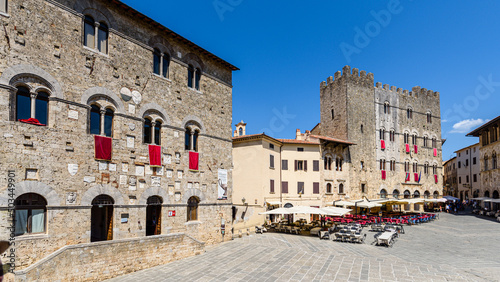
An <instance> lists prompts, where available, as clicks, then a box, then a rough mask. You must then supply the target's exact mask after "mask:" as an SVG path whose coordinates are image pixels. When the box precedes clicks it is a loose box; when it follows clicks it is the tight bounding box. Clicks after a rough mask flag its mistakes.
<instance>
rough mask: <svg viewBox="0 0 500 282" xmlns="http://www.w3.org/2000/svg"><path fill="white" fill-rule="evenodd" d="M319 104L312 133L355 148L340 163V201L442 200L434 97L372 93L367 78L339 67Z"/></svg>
mask: <svg viewBox="0 0 500 282" xmlns="http://www.w3.org/2000/svg"><path fill="white" fill-rule="evenodd" d="M320 101H321V123H320V124H319V125H318V126H316V128H315V129H314V130H313V132H319V133H320V134H321V135H322V136H329V137H335V138H340V139H343V140H349V141H350V142H353V143H355V144H356V145H355V146H351V147H349V152H348V154H347V155H348V156H349V157H348V158H347V159H346V160H345V161H346V162H348V163H350V167H351V169H350V170H349V185H348V186H347V187H344V189H343V194H345V196H349V197H350V198H351V199H361V198H364V197H367V198H369V199H375V198H380V197H382V198H384V197H387V196H388V195H393V196H395V197H404V198H413V197H430V196H433V197H437V196H439V195H442V187H443V185H442V182H443V180H442V172H443V171H442V153H441V145H442V141H441V118H440V103H439V92H434V91H432V90H427V89H425V88H421V87H419V86H416V87H413V89H412V91H408V90H402V89H401V88H396V87H395V86H389V85H387V84H385V85H383V86H382V83H380V82H377V83H376V85H375V87H374V78H373V74H372V73H368V74H367V73H366V72H365V71H359V70H358V69H356V68H353V69H352V70H351V68H350V67H349V66H345V67H344V68H343V70H342V73H341V72H340V71H338V72H336V73H335V76H334V77H329V78H328V79H327V81H326V82H325V81H323V82H321V84H320ZM338 196H339V197H342V196H343V195H340V194H339V195H338ZM345 196H344V198H345ZM409 208H412V209H413V208H414V209H419V208H420V207H419V206H418V205H415V206H414V207H408V206H407V207H406V209H409Z"/></svg>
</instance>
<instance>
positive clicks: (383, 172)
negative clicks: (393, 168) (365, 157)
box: [382, 170, 386, 180]
mask: <svg viewBox="0 0 500 282" xmlns="http://www.w3.org/2000/svg"><path fill="white" fill-rule="evenodd" d="M385 177H386V174H385V170H382V179H383V180H385Z"/></svg>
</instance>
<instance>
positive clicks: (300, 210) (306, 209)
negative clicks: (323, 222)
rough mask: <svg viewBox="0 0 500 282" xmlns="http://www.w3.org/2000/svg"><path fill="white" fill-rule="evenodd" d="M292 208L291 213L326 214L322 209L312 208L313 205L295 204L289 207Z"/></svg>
mask: <svg viewBox="0 0 500 282" xmlns="http://www.w3.org/2000/svg"><path fill="white" fill-rule="evenodd" d="M289 209H290V210H292V213H294V214H295V213H304V214H326V212H324V211H323V210H322V209H320V208H313V207H308V206H295V207H291V208H289Z"/></svg>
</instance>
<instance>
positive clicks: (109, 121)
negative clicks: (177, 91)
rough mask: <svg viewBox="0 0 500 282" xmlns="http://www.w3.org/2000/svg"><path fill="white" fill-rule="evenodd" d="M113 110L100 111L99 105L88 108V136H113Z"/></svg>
mask: <svg viewBox="0 0 500 282" xmlns="http://www.w3.org/2000/svg"><path fill="white" fill-rule="evenodd" d="M114 115H115V114H114V111H113V109H110V108H107V109H105V110H101V108H100V107H99V105H97V104H93V105H91V106H90V128H89V132H90V134H97V135H104V136H107V137H111V136H113V119H114Z"/></svg>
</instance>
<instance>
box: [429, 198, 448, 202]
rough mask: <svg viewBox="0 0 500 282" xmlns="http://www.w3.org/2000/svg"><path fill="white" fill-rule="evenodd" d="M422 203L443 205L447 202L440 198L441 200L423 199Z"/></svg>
mask: <svg viewBox="0 0 500 282" xmlns="http://www.w3.org/2000/svg"><path fill="white" fill-rule="evenodd" d="M424 201H425V202H428V203H444V202H446V201H447V200H446V199H444V198H441V199H425V200H424Z"/></svg>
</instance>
